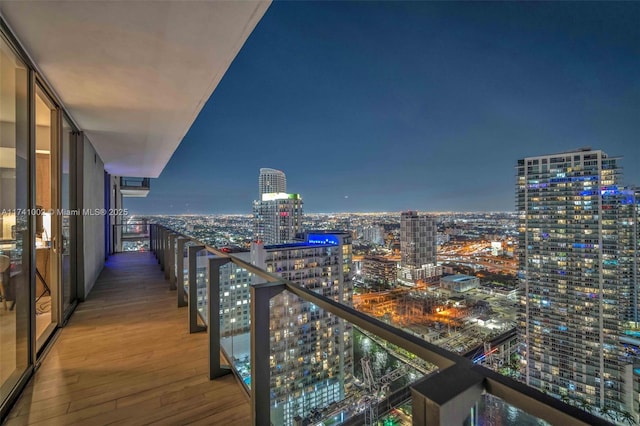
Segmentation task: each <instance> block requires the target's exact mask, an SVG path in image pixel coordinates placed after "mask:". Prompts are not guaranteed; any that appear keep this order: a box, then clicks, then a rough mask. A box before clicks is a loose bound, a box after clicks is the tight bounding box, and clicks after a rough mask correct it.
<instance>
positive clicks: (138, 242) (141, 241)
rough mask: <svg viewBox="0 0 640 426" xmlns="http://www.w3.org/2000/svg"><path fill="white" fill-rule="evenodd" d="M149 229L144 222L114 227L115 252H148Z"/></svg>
mask: <svg viewBox="0 0 640 426" xmlns="http://www.w3.org/2000/svg"><path fill="white" fill-rule="evenodd" d="M149 227H150V225H149V224H148V223H146V222H139V223H138V222H134V223H123V224H119V225H114V227H113V229H114V238H115V240H116V244H115V247H114V251H115V252H133V251H139V252H145V251H149V250H150V245H151V243H150V240H149Z"/></svg>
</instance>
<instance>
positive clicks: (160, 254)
mask: <svg viewBox="0 0 640 426" xmlns="http://www.w3.org/2000/svg"><path fill="white" fill-rule="evenodd" d="M163 234H164V228H163V227H162V226H159V227H158V256H157V257H158V264H159V265H160V270H161V271H164V265H163V264H162V262H163V260H164V251H163V250H162V249H163V247H162V239H163Z"/></svg>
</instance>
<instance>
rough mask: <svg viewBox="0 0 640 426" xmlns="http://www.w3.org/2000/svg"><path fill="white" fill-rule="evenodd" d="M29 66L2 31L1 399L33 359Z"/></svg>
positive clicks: (0, 43)
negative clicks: (31, 337)
mask: <svg viewBox="0 0 640 426" xmlns="http://www.w3.org/2000/svg"><path fill="white" fill-rule="evenodd" d="M29 124H30V123H29V70H28V68H27V67H26V65H25V64H24V62H22V61H21V60H20V58H19V57H18V56H17V55H16V53H15V52H14V51H13V50H12V48H11V46H10V45H9V43H8V42H7V41H6V40H5V39H4V38H3V36H2V35H0V403H1V404H2V409H3V410H4V409H5V401H6V399H7V397H8V395H9V394H10V392H11V391H12V389H13V388H14V387H15V386H16V385H17V384H18V382H19V381H20V380H21V379H22V378H23V377H24V376H25V373H26V371H27V369H28V368H29V366H30V365H32V363H31V359H32V358H31V354H32V350H31V344H30V341H31V339H30V335H31V333H30V324H31V318H32V317H31V306H32V304H31V300H30V294H31V292H30V287H31V278H30V277H31V265H30V255H29V254H30V251H31V245H30V244H31V238H30V225H29V222H30V221H29V218H30V216H29V208H30V207H31V206H30V203H29V157H30V156H29V152H30V149H29Z"/></svg>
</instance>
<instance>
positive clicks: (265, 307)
mask: <svg viewBox="0 0 640 426" xmlns="http://www.w3.org/2000/svg"><path fill="white" fill-rule="evenodd" d="M150 231H151V232H150V236H149V240H148V246H149V247H150V248H151V249H152V251H153V253H155V257H154V254H152V253H150V252H143V253H134V252H131V253H121V254H116V255H113V256H111V257H110V258H109V260H108V261H107V262H106V265H105V268H104V270H103V272H102V274H101V275H100V277H99V279H98V281H97V282H96V284H95V287H94V289H93V291H92V292H91V294H90V296H89V298H88V299H87V300H86V301H85V302H84V303H82V304H80V305H79V307H78V308H77V310H76V312H75V314H74V315H73V316H72V317H71V320H70V322H69V324H68V325H67V326H66V327H65V328H63V329H62V331H60V332H59V334H58V336H57V337H56V341H55V342H54V343H53V345H52V346H51V349H50V351H49V353H48V354H47V355H46V357H45V358H44V361H43V362H42V365H41V366H40V368H39V369H38V370H37V372H36V374H35V376H34V378H33V379H32V380H31V382H30V384H29V385H28V386H27V388H26V389H25V391H24V392H23V394H22V396H21V397H20V399H19V400H18V402H17V403H16V405H15V406H14V408H13V410H12V412H11V413H10V415H9V417H8V419H7V424H8V425H14V424H15V425H17V424H31V423H38V422H40V423H47V424H72V423H83V424H111V423H126V424H132V423H151V422H166V423H170V424H185V423H192V422H199V423H202V424H230V423H231V424H253V425H269V423H270V420H269V419H270V418H271V419H273V418H274V416H275V417H276V418H278V416H283V413H282V407H283V406H286V403H287V402H286V401H287V400H288V399H290V398H292V397H295V395H296V394H301V395H303V397H304V395H305V393H306V394H307V395H310V394H311V393H312V392H314V391H317V390H318V389H321V390H322V391H323V392H325V391H326V392H330V391H331V389H337V388H338V387H340V386H342V384H341V381H342V380H344V383H345V387H344V394H343V395H342V398H343V399H342V400H340V399H339V398H335V399H334V400H332V401H323V402H322V403H317V402H314V406H309V407H306V408H305V410H307V411H308V415H307V416H308V417H309V418H311V419H313V421H314V422H317V421H320V420H329V421H331V420H334V421H335V422H336V424H345V425H359V424H363V422H365V421H368V420H370V419H371V416H372V415H374V417H376V418H378V419H380V420H382V419H383V418H384V416H385V415H386V414H387V413H388V412H389V411H390V410H391V409H392V408H393V407H398V406H401V407H409V408H408V410H407V412H411V413H412V420H410V421H411V422H412V423H413V424H414V425H425V424H430V425H431V424H436V425H437V424H443V425H456V424H462V421H463V420H464V419H465V418H469V416H475V419H476V420H478V419H479V418H481V417H482V416H483V415H495V413H493V414H492V413H491V412H490V411H491V410H494V409H495V406H496V404H501V406H504V407H508V408H509V410H510V412H511V413H513V412H514V408H519V409H521V410H524V412H521V411H519V412H521V413H522V414H519V415H521V416H529V418H530V417H531V415H533V416H535V417H538V418H539V419H544V420H547V421H549V422H551V423H552V424H567V425H578V424H583V425H584V424H591V425H598V424H607V422H605V421H604V420H602V419H600V418H598V417H594V416H592V415H590V414H588V413H586V412H583V411H580V410H578V409H577V408H575V407H573V406H570V405H567V404H564V403H563V402H562V401H560V400H557V399H554V398H552V397H550V396H548V395H545V394H543V393H541V392H539V391H537V390H535V389H533V388H529V387H527V386H525V385H523V384H522V383H518V382H515V381H513V380H511V379H509V378H506V377H503V376H501V375H499V374H497V373H495V372H493V371H490V370H488V369H486V368H484V367H481V366H479V365H475V364H473V363H472V362H471V361H469V360H467V359H466V358H463V357H460V356H458V355H456V354H454V353H451V352H448V351H446V350H444V349H442V348H439V347H437V346H434V345H431V344H429V343H427V342H425V341H423V340H421V339H418V338H416V337H415V336H412V335H408V334H407V333H405V332H403V331H401V330H398V329H396V328H394V327H391V326H389V325H387V324H385V323H382V322H380V321H378V320H376V319H374V318H371V317H368V316H366V315H364V314H362V313H360V312H358V311H356V310H354V309H353V308H350V307H348V306H345V305H342V304H340V303H338V302H335V301H333V300H331V299H329V298H326V297H324V296H322V295H319V294H316V293H314V292H313V291H310V290H307V289H305V288H303V287H301V286H299V285H297V284H295V283H291V282H288V281H286V280H283V279H282V278H281V277H279V276H277V275H272V274H269V273H267V272H265V271H263V270H261V269H259V268H256V267H255V266H253V265H251V264H248V263H246V262H244V261H243V260H241V259H240V258H237V257H234V256H232V255H229V254H226V253H222V252H219V251H217V250H216V249H213V248H211V247H207V246H205V245H203V244H202V243H200V242H199V241H197V240H195V239H193V238H191V237H188V236H185V235H181V234H179V233H176V232H173V231H171V230H169V229H166V228H163V227H160V226H158V225H150ZM156 259H157V261H156ZM158 263H159V264H160V267H158ZM240 272H241V273H240ZM232 275H237V276H242V277H246V276H247V275H249V276H251V277H253V280H252V285H251V286H250V287H251V289H250V290H251V300H250V303H249V305H250V307H249V311H250V313H251V325H250V327H249V328H246V327H238V326H234V323H225V322H224V321H225V319H224V316H223V315H218V313H220V312H223V311H224V309H225V308H230V307H231V305H229V306H227V305H225V301H224V298H223V297H216V296H222V293H221V290H222V289H221V283H222V282H223V281H222V280H221V279H220V278H221V277H231V276H232ZM243 279H244V278H243ZM170 290H174V291H170ZM277 298H286V299H287V303H288V304H289V306H291V302H294V303H296V302H295V301H297V300H303V301H304V302H305V303H306V305H304V306H307V308H308V312H310V313H313V316H314V318H321V317H322V316H323V315H325V314H329V316H330V318H331V319H332V326H331V327H330V328H329V329H324V328H323V329H322V333H323V334H322V335H323V336H324V338H322V339H324V340H326V343H327V344H326V345H324V346H323V351H326V353H325V354H322V355H321V357H320V359H316V360H315V364H316V365H322V364H323V363H324V362H326V360H328V359H331V358H332V356H331V350H332V349H331V347H332V345H337V344H339V343H336V342H339V340H340V336H343V337H344V338H345V341H344V342H345V343H344V344H345V345H351V344H352V343H351V342H358V341H360V342H365V341H366V342H368V343H367V345H377V347H379V348H381V349H380V351H385V350H388V349H389V348H393V350H394V351H395V352H394V353H395V357H396V361H395V362H396V363H395V364H394V367H393V368H394V370H393V371H391V372H388V371H387V372H386V373H382V374H385V376H384V377H382V379H383V380H382V382H383V383H384V386H385V387H386V388H387V391H388V392H386V393H385V395H384V397H381V398H380V400H379V401H377V402H376V404H373V405H370V406H369V408H367V405H366V404H367V403H366V402H365V403H364V405H363V403H362V401H363V400H364V401H366V399H363V398H362V395H363V392H364V394H366V395H369V394H370V393H371V392H368V391H363V390H359V389H361V388H362V385H361V384H357V383H356V382H357V380H356V381H354V377H356V376H359V374H358V373H359V372H360V363H362V364H363V365H364V364H365V363H364V362H362V360H360V361H361V362H360V363H359V362H356V361H355V359H354V352H351V354H350V356H349V357H345V360H344V364H343V366H341V367H340V368H345V369H350V371H348V372H347V371H339V372H338V374H337V375H336V372H335V371H333V372H331V370H330V372H329V373H328V374H327V373H326V370H324V371H323V369H316V371H310V374H308V375H305V376H302V375H300V376H297V377H291V378H290V377H289V376H290V375H291V374H292V372H295V371H297V370H299V368H300V366H299V365H298V364H296V362H298V363H299V360H298V361H296V359H297V358H294V359H289V360H287V361H286V362H285V361H277V359H278V358H277V357H276V358H274V359H273V362H275V363H277V362H283V365H282V370H281V371H280V372H278V374H277V375H275V374H274V371H275V369H274V368H273V367H274V366H273V365H271V362H272V360H270V356H269V355H270V350H271V351H273V350H274V349H275V347H276V346H278V343H276V342H274V341H273V340H272V339H271V336H270V334H271V332H270V329H269V326H270V320H273V318H274V317H275V316H276V315H281V316H283V317H284V319H286V324H292V321H296V320H298V319H299V313H298V311H297V310H296V309H293V308H292V309H291V310H290V311H289V310H287V311H278V312H275V311H274V310H273V306H275V305H277V303H276V304H270V302H271V301H276V299H277ZM234 305H235V303H234ZM270 306H271V307H270ZM182 307H185V309H181V308H182ZM234 308H237V307H235V306H234ZM242 308H243V309H244V306H242ZM304 324H306V323H305V322H304V321H302V322H301V323H300V324H299V325H301V326H303V327H304ZM329 330H331V331H332V332H331V333H327V331H329ZM204 331H206V333H204ZM296 331H299V330H297V329H293V330H292V332H291V333H290V335H289V336H285V335H283V336H280V337H279V338H282V339H283V340H281V342H280V344H281V345H282V344H284V345H285V347H287V348H289V349H295V348H297V347H298V345H297V344H296V342H297V341H298V340H299V336H298V335H297V334H296ZM316 331H317V330H314V329H311V330H309V332H308V333H306V332H305V333H306V334H305V335H306V337H307V338H308V339H312V340H314V349H313V350H312V351H311V352H309V354H304V355H296V357H298V356H307V355H308V356H307V358H309V359H304V365H305V368H307V369H311V368H313V365H314V361H313V360H311V357H313V356H317V354H318V352H317V351H316V347H317V345H319V344H323V343H318V342H317V341H316V340H318V337H317V333H316ZM314 333H316V334H315V335H314ZM347 335H348V338H347ZM223 336H224V337H223ZM287 339H289V340H290V342H289V343H291V342H293V345H290V344H287ZM322 339H321V340H322ZM354 345H355V344H354ZM340 351H342V350H340ZM337 353H339V352H334V353H333V354H334V358H335V354H337ZM387 353H390V352H387ZM357 356H358V357H361V356H362V355H360V354H358V355H357ZM375 358H376V357H373V356H372V357H371V359H372V360H375ZM227 360H231V362H230V363H229V362H228V361H227ZM228 364H230V365H228ZM333 367H335V366H332V368H333ZM363 371H364V367H363ZM409 372H410V374H409ZM228 373H233V374H228ZM403 375H405V376H407V377H406V378H405V379H406V380H405V379H403V380H402V381H401V382H393V381H392V379H390V378H388V376H389V377H390V376H394V377H396V376H397V377H400V376H403ZM311 377H313V383H311V382H308V381H309V380H311V379H310V378H311ZM385 377H386V379H385ZM393 380H396V379H393ZM307 382H308V383H307ZM347 382H349V383H350V384H349V385H346V383H347ZM274 383H281V384H280V385H278V387H277V388H274V387H273V386H274V385H273V384H274ZM305 383H306V384H305ZM310 383H311V384H310ZM283 390H287V391H286V392H282V391H283ZM379 391H380V389H378V390H377V391H376V392H379ZM354 392H356V393H358V395H360V397H361V398H360V399H354V398H353V396H352V394H353V393H354ZM366 395H365V396H366ZM376 395H380V394H379V393H376ZM307 397H308V396H307ZM274 401H275V403H274ZM496 401H498V402H496ZM278 407H280V408H278ZM453 407H455V409H452V408H453ZM491 407H493V408H491ZM278 409H280V410H281V411H278ZM374 409H375V414H372V413H374ZM487 410H489V411H487ZM516 411H517V410H516ZM395 412H396V413H397V412H398V410H395ZM403 415H405V414H403ZM405 420H406V419H405ZM273 424H278V425H280V424H297V423H295V422H294V423H289V422H287V423H285V422H278V421H276V422H274V423H273Z"/></svg>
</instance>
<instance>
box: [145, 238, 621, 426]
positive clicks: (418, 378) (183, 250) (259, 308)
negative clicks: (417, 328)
mask: <svg viewBox="0 0 640 426" xmlns="http://www.w3.org/2000/svg"><path fill="white" fill-rule="evenodd" d="M150 241H151V248H152V250H153V251H154V253H155V254H156V256H157V257H158V262H159V263H160V266H161V267H162V268H163V269H164V270H165V274H166V276H167V279H168V280H169V282H170V286H171V283H174V284H175V283H177V286H176V287H177V289H178V290H181V291H178V292H177V293H178V306H188V310H189V330H190V332H199V331H204V330H206V331H207V333H208V335H209V340H208V341H209V378H210V379H215V378H218V377H221V376H223V375H225V374H227V373H229V372H233V373H234V374H236V376H237V377H238V378H239V379H240V380H241V383H243V386H244V388H245V390H246V391H247V392H248V394H249V396H250V398H251V409H252V419H253V420H252V424H254V425H270V424H277V425H281V424H282V425H293V426H298V425H338V424H344V425H361V424H369V425H374V424H375V425H387V424H389V425H390V424H413V425H423V424H429V425H431V424H435V425H437V424H442V425H450V424H465V425H492V424H523V425H544V424H547V423H550V424H567V425H569V424H590V425H597V424H608V423H607V422H606V421H605V420H603V419H601V418H599V417H596V416H594V415H591V414H589V413H587V412H585V411H582V410H579V409H578V408H576V407H573V406H571V405H568V404H565V403H564V402H562V401H560V400H558V399H555V398H553V397H551V396H549V395H546V394H544V393H542V392H539V391H537V390H535V389H533V388H530V387H528V386H526V385H524V384H523V383H520V382H516V381H515V380H513V379H511V378H508V377H505V376H502V375H500V374H498V373H496V372H494V371H492V370H489V369H487V368H485V367H483V366H481V365H477V364H474V363H473V362H472V361H471V360H469V359H467V358H464V357H463V356H460V355H457V354H455V353H453V352H449V351H447V350H445V349H443V348H440V347H438V346H435V345H433V344H430V343H428V342H426V341H424V340H422V339H420V338H419V337H417V336H415V335H413V334H409V333H407V332H405V331H403V330H400V329H397V328H395V327H393V326H392V325H390V324H387V323H384V322H382V321H380V320H378V319H376V318H373V317H369V316H367V315H366V314H365V313H363V312H359V311H358V310H355V309H353V308H352V307H350V306H347V305H345V304H342V303H340V302H339V301H337V300H339V299H340V297H334V296H335V295H334V296H332V297H326V296H324V295H322V294H319V293H317V292H315V291H314V290H313V289H310V288H304V287H302V286H300V285H297V284H295V283H292V282H289V281H286V280H284V279H282V278H281V277H280V276H278V275H275V274H271V273H268V272H266V271H264V270H262V269H260V268H257V267H256V266H254V265H252V264H251V263H250V256H249V254H248V253H236V254H229V253H225V252H221V251H218V250H217V249H215V248H212V247H207V246H206V245H204V244H202V243H201V242H199V241H197V240H195V239H193V238H191V237H189V236H186V235H182V234H179V233H176V232H173V231H171V230H169V229H167V228H164V227H162V226H159V225H152V227H151V238H150ZM334 299H337V300H334ZM343 300H349V299H348V298H343ZM514 422H515V423H514ZM545 422H547V423H545Z"/></svg>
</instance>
